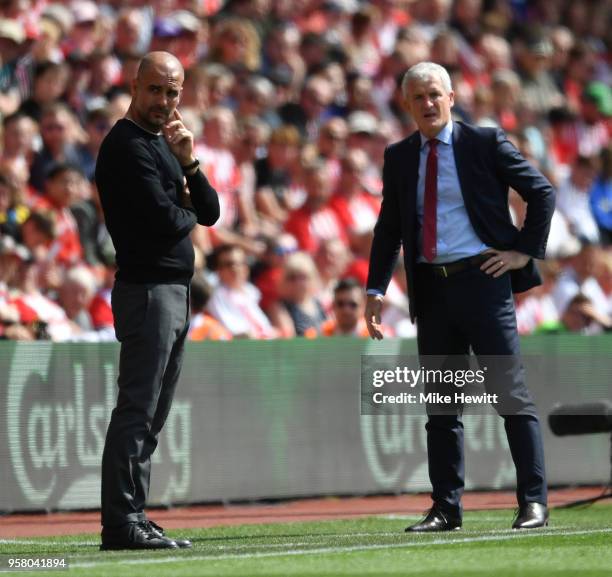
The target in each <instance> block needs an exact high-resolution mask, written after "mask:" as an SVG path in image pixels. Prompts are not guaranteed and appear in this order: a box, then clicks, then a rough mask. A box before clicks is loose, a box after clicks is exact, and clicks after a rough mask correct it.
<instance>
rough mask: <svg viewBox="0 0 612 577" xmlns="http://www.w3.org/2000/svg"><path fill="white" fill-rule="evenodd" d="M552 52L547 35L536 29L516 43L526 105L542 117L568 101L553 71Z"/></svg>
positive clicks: (531, 28) (528, 30)
mask: <svg viewBox="0 0 612 577" xmlns="http://www.w3.org/2000/svg"><path fill="white" fill-rule="evenodd" d="M552 50H553V49H552V44H551V42H550V39H549V38H548V37H547V35H546V33H545V32H544V31H543V30H542V29H541V28H538V27H536V26H531V27H527V28H525V29H524V30H523V31H522V34H521V35H520V36H519V37H518V38H517V39H516V40H515V44H514V51H515V57H516V61H517V64H518V70H519V73H520V74H521V77H522V84H523V87H522V88H523V89H522V94H521V100H522V103H523V105H524V106H526V107H527V108H528V109H529V110H531V111H534V112H536V113H538V114H542V113H546V112H548V111H549V110H550V109H551V108H555V107H557V106H561V105H562V104H563V102H564V98H563V96H562V94H561V92H560V91H559V89H558V88H557V86H556V85H555V82H554V80H553V79H552V77H551V75H550V72H549V68H550V58H551V56H552Z"/></svg>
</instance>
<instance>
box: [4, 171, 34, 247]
mask: <svg viewBox="0 0 612 577" xmlns="http://www.w3.org/2000/svg"><path fill="white" fill-rule="evenodd" d="M29 214H30V210H29V209H28V207H27V206H26V205H25V204H24V203H23V198H21V195H20V194H19V189H18V188H17V187H15V185H14V184H13V183H11V181H10V180H9V179H7V178H6V177H5V176H4V175H3V174H2V173H1V172H0V235H7V236H11V237H13V238H14V239H15V240H16V241H20V240H21V227H22V226H23V223H24V222H25V220H26V219H27V218H28V215H29Z"/></svg>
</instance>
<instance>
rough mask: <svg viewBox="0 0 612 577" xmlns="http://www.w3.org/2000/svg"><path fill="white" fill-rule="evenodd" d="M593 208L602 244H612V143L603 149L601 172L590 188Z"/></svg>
mask: <svg viewBox="0 0 612 577" xmlns="http://www.w3.org/2000/svg"><path fill="white" fill-rule="evenodd" d="M589 194H590V200H591V210H592V212H593V216H594V218H595V221H596V222H597V226H598V227H599V237H600V240H601V242H602V244H603V245H604V246H606V247H608V248H610V245H612V145H610V144H608V146H607V148H604V149H603V150H602V151H601V165H600V170H599V174H598V175H597V178H596V179H595V182H594V184H593V186H592V187H591V190H590V193H589Z"/></svg>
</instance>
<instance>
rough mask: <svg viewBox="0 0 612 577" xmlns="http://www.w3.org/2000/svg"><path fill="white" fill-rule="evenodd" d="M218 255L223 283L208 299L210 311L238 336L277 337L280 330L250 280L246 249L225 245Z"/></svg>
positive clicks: (216, 261) (220, 276)
mask: <svg viewBox="0 0 612 577" xmlns="http://www.w3.org/2000/svg"><path fill="white" fill-rule="evenodd" d="M215 257H216V258H215V270H216V271H217V274H218V276H219V284H218V286H216V287H215V289H214V291H213V294H212V297H211V298H210V300H209V301H208V312H209V313H210V314H211V315H212V316H213V317H215V318H216V319H217V320H218V321H219V322H220V323H221V324H222V325H223V326H224V327H225V328H226V329H227V330H229V331H230V333H232V335H233V336H234V338H250V339H270V338H274V337H275V336H276V331H275V329H274V327H273V326H272V325H271V324H270V321H269V320H268V317H266V315H265V314H264V312H263V311H262V310H261V308H260V307H259V299H260V294H259V291H258V290H257V288H256V287H255V286H254V285H252V284H251V283H250V282H248V280H247V279H248V278H249V266H248V264H247V262H246V254H245V252H244V250H243V249H242V248H240V247H238V246H233V245H222V246H220V247H219V248H218V249H217V251H216V254H215Z"/></svg>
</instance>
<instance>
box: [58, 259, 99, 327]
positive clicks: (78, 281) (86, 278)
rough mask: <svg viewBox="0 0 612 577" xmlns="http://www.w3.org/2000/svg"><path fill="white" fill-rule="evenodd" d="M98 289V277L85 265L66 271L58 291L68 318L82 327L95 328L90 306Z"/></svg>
mask: <svg viewBox="0 0 612 577" xmlns="http://www.w3.org/2000/svg"><path fill="white" fill-rule="evenodd" d="M96 290H97V284H96V279H95V277H94V275H93V274H92V273H91V271H90V270H89V269H87V268H86V267H84V266H77V267H73V268H71V269H70V270H69V271H67V272H66V275H65V277H64V279H63V282H62V285H61V287H60V289H59V293H58V303H59V304H60V305H61V307H62V308H63V309H64V311H66V315H67V316H68V318H69V319H70V320H71V321H72V322H73V323H74V324H75V325H76V326H78V327H79V329H81V331H83V332H85V331H91V330H93V329H94V325H93V321H92V319H91V315H90V314H89V307H90V305H91V301H92V300H93V298H94V296H95V294H96Z"/></svg>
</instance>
